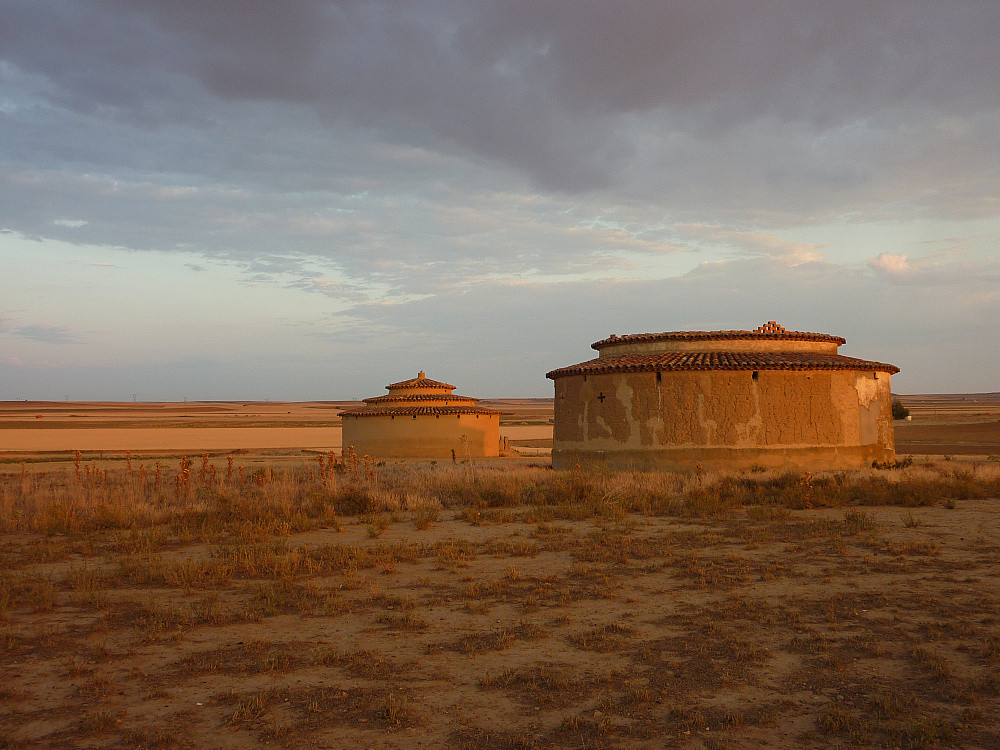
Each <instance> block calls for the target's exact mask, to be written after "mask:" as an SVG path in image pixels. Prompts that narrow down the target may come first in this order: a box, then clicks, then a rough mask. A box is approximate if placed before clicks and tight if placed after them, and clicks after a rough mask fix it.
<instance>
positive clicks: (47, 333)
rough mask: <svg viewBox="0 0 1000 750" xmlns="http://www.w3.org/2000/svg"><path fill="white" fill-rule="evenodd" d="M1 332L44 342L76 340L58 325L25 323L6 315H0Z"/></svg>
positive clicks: (53, 342)
mask: <svg viewBox="0 0 1000 750" xmlns="http://www.w3.org/2000/svg"><path fill="white" fill-rule="evenodd" d="M3 334H7V335H9V336H16V337H18V338H22V339H29V340H31V341H38V342H41V343H44V344H71V343H74V342H75V341H76V340H77V337H76V336H75V335H74V334H73V333H71V332H70V331H68V330H66V329H65V328H61V327H59V326H50V325H39V324H35V325H31V324H28V325H25V324H22V323H19V322H16V321H13V320H11V319H10V318H8V317H5V316H0V335H3Z"/></svg>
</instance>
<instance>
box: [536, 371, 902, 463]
mask: <svg viewBox="0 0 1000 750" xmlns="http://www.w3.org/2000/svg"><path fill="white" fill-rule="evenodd" d="M602 395H603V396H604V398H603V400H602V399H601V398H600V397H601V396H602ZM894 458H895V446H894V440H893V430H892V414H891V395H890V389H889V374H888V373H885V372H878V373H875V372H871V371H863V372H859V371H853V370H807V371H788V370H784V371H782V370H760V371H758V373H757V379H756V380H755V379H754V378H753V373H752V372H750V371H723V370H712V371H701V372H696V371H684V372H663V373H655V372H638V373H607V374H596V375H587V376H584V375H571V376H565V377H560V378H558V379H556V381H555V432H554V435H553V450H552V464H553V466H554V467H555V468H572V467H573V466H575V465H576V464H580V465H602V466H611V467H613V468H644V469H645V468H649V469H652V468H662V469H670V470H681V471H683V470H690V469H693V468H695V466H696V464H697V463H700V464H701V466H702V468H704V469H706V470H709V469H713V468H746V467H750V466H765V467H779V466H780V467H789V468H800V469H808V470H817V469H836V468H860V467H864V466H870V465H871V462H872V461H876V460H877V461H888V460H894Z"/></svg>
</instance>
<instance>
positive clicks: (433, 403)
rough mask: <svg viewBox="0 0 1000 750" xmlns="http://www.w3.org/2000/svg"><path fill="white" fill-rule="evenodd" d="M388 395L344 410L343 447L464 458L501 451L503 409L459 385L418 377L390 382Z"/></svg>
mask: <svg viewBox="0 0 1000 750" xmlns="http://www.w3.org/2000/svg"><path fill="white" fill-rule="evenodd" d="M386 389H387V390H388V391H389V393H388V394H387V395H384V396H376V397H374V398H366V399H365V400H364V403H365V405H364V406H362V407H360V408H357V409H350V410H348V411H345V412H343V413H342V414H341V418H342V419H343V425H344V427H343V445H344V447H345V448H347V447H348V446H352V447H353V448H354V452H355V453H356V454H357V455H359V456H364V455H367V456H371V457H373V458H451V457H453V456H454V457H455V458H466V457H473V458H478V457H483V456H498V455H500V414H501V413H500V412H499V411H496V410H495V409H487V408H485V407H483V406H477V405H476V401H477V400H478V399H474V398H470V397H469V396H458V395H455V394H453V393H452V391H454V390H455V386H453V385H448V384H447V383H441V382H439V381H437V380H431V379H430V378H428V377H427V375H426V374H425V373H424V372H423V371H421V372H420V373H419V374H418V375H417V377H415V378H412V379H410V380H404V381H401V382H399V383H392V384H390V385H387V386H386Z"/></svg>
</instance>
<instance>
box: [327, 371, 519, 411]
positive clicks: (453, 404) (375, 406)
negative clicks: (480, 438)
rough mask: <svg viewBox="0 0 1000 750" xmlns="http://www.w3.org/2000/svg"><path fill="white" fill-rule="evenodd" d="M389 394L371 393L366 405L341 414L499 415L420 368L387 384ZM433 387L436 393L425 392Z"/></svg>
mask: <svg viewBox="0 0 1000 750" xmlns="http://www.w3.org/2000/svg"><path fill="white" fill-rule="evenodd" d="M386 389H387V390H388V391H389V393H388V395H384V396H374V397H372V398H366V399H365V400H364V402H365V405H364V406H361V407H358V408H357V409H349V410H347V411H345V412H342V413H341V416H342V417H347V418H349V419H350V418H358V417H379V416H399V417H417V416H441V415H443V414H497V415H499V414H501V413H502V412H499V411H497V410H496V409H487V408H486V407H484V406H476V401H478V399H475V398H471V397H470V396H459V395H456V394H453V393H452V392H451V391H453V390H455V386H453V385H449V384H448V383H442V382H440V381H438V380H431V379H430V378H428V377H427V375H426V373H424V371H423V370H421V371H420V372H419V373H418V374H417V377H415V378H411V379H410V380H402V381H400V382H398V383H391V384H390V385H387V386H386ZM427 390H432V391H438V392H437V393H433V392H432V393H426V392H423V391H427Z"/></svg>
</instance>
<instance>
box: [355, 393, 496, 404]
mask: <svg viewBox="0 0 1000 750" xmlns="http://www.w3.org/2000/svg"><path fill="white" fill-rule="evenodd" d="M478 400H479V399H476V398H471V397H469V396H456V395H455V394H453V393H411V394H406V393H399V394H395V395H393V394H389V395H386V396H373V397H372V398H366V399H364V402H365V403H366V404H391V403H405V402H408V401H467V402H469V403H470V404H474V403H475V402H476V401H478Z"/></svg>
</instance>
